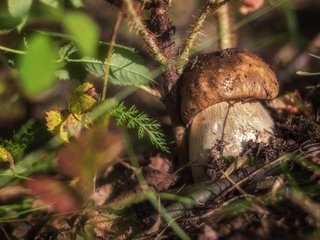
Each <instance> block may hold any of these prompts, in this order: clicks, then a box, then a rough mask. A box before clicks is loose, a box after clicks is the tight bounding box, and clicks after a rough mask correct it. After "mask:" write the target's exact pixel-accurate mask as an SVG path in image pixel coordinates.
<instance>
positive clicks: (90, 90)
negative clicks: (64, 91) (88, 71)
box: [70, 82, 98, 114]
mask: <svg viewBox="0 0 320 240" xmlns="http://www.w3.org/2000/svg"><path fill="white" fill-rule="evenodd" d="M97 99H98V95H97V93H96V91H95V88H94V86H93V85H92V84H91V83H89V82H85V83H83V84H81V85H80V86H79V87H77V88H76V89H75V91H74V92H73V93H72V96H71V100H70V111H71V112H72V113H74V114H81V113H85V112H87V111H89V110H90V109H92V107H93V106H94V105H95V104H96V103H97Z"/></svg>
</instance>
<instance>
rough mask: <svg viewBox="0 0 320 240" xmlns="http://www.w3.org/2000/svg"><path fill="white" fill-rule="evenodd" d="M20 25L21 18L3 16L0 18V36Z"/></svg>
mask: <svg viewBox="0 0 320 240" xmlns="http://www.w3.org/2000/svg"><path fill="white" fill-rule="evenodd" d="M20 23H21V18H17V17H11V16H3V17H0V35H1V34H7V33H9V32H11V31H12V30H14V29H15V28H16V27H18V26H19V24H20Z"/></svg>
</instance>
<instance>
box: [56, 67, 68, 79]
mask: <svg viewBox="0 0 320 240" xmlns="http://www.w3.org/2000/svg"><path fill="white" fill-rule="evenodd" d="M55 76H56V77H57V78H59V79H60V80H69V79H70V75H69V72H68V70H66V69H59V70H57V71H56V72H55Z"/></svg>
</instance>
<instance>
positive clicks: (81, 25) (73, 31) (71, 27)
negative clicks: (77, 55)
mask: <svg viewBox="0 0 320 240" xmlns="http://www.w3.org/2000/svg"><path fill="white" fill-rule="evenodd" d="M62 22H63V24H64V27H65V29H66V30H67V32H68V33H69V34H70V35H71V36H72V38H73V40H74V41H75V43H76V44H77V45H78V47H79V49H80V51H81V52H82V54H83V55H84V56H95V54H96V46H97V42H98V38H99V29H98V27H97V25H96V24H95V22H94V21H93V20H92V19H91V18H90V17H88V16H87V15H85V14H83V13H79V12H73V13H68V14H67V15H66V16H65V17H64V19H63V21H62Z"/></svg>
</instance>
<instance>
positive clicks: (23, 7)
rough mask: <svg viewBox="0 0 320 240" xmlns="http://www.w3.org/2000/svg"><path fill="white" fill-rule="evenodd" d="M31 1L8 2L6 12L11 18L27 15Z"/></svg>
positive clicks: (10, 0)
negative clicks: (7, 11)
mask: <svg viewBox="0 0 320 240" xmlns="http://www.w3.org/2000/svg"><path fill="white" fill-rule="evenodd" d="M31 5H32V0H8V10H9V12H10V14H11V15H12V16H13V17H25V16H26V15H28V12H29V10H30V7H31Z"/></svg>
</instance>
